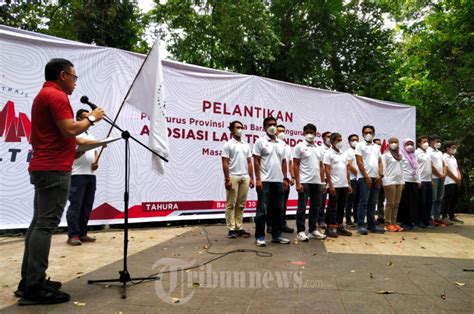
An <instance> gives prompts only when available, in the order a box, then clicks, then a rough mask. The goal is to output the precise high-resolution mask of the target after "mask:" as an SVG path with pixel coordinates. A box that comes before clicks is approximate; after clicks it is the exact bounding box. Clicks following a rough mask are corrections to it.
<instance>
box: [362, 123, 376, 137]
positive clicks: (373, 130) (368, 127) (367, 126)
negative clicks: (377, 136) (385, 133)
mask: <svg viewBox="0 0 474 314" xmlns="http://www.w3.org/2000/svg"><path fill="white" fill-rule="evenodd" d="M365 129H371V130H372V132H374V133H375V128H374V126H373V125H370V124H367V125H364V126H363V127H362V135H363V134H364V130H365Z"/></svg>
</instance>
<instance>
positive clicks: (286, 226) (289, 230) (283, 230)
mask: <svg viewBox="0 0 474 314" xmlns="http://www.w3.org/2000/svg"><path fill="white" fill-rule="evenodd" d="M281 232H285V233H293V232H295V229H293V228H290V227H289V226H288V225H284V226H283V227H282V228H281Z"/></svg>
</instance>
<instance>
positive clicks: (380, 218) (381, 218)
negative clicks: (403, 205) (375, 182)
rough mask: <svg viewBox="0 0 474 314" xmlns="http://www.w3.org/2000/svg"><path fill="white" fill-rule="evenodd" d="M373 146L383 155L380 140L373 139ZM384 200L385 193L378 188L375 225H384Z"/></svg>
mask: <svg viewBox="0 0 474 314" xmlns="http://www.w3.org/2000/svg"><path fill="white" fill-rule="evenodd" d="M374 144H376V145H378V146H379V149H380V154H383V153H384V150H383V149H382V140H381V139H380V138H375V139H374ZM384 200H385V191H384V189H383V188H380V191H379V199H378V201H377V209H376V211H375V214H376V215H377V224H385V218H384V216H385V207H384V204H383V202H384Z"/></svg>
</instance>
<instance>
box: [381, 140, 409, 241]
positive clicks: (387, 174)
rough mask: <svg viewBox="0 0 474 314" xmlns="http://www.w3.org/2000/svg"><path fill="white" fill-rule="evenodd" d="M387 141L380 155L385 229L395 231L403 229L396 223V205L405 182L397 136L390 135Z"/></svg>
mask: <svg viewBox="0 0 474 314" xmlns="http://www.w3.org/2000/svg"><path fill="white" fill-rule="evenodd" d="M388 143H389V144H388V149H387V150H386V151H385V153H384V154H383V155H382V164H383V171H384V176H383V179H382V183H383V188H384V191H385V199H386V206H385V225H386V230H388V231H391V232H396V231H403V228H402V227H400V226H399V225H397V213H398V205H399V204H400V199H401V197H402V191H403V187H404V184H405V182H404V181H403V170H402V159H403V157H402V155H401V154H400V150H399V147H398V138H396V137H391V138H390V139H389V140H388Z"/></svg>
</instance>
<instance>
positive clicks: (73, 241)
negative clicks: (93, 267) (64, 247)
mask: <svg viewBox="0 0 474 314" xmlns="http://www.w3.org/2000/svg"><path fill="white" fill-rule="evenodd" d="M67 244H69V245H72V246H78V245H81V244H82V242H81V239H79V237H72V238H69V239H67Z"/></svg>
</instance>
